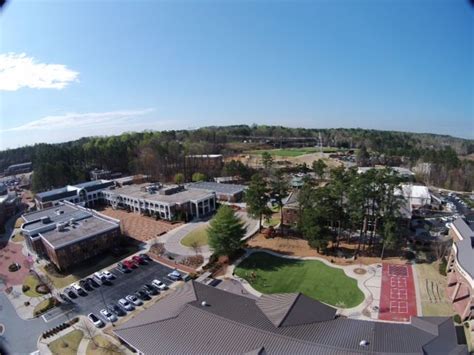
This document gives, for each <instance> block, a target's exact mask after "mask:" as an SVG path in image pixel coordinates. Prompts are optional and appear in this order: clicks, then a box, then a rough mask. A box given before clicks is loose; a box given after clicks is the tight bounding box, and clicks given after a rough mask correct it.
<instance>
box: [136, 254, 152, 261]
mask: <svg viewBox="0 0 474 355" xmlns="http://www.w3.org/2000/svg"><path fill="white" fill-rule="evenodd" d="M138 255H139V256H140V257H141V258H142V259H145V260H146V261H152V259H151V258H150V257H149V256H148V254H138Z"/></svg>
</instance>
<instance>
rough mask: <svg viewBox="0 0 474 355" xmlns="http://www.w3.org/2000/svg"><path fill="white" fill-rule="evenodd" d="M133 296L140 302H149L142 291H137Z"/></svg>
mask: <svg viewBox="0 0 474 355" xmlns="http://www.w3.org/2000/svg"><path fill="white" fill-rule="evenodd" d="M135 296H137V297H138V298H139V299H141V300H142V301H148V300H151V297H150V296H149V295H148V293H146V292H145V291H144V290H138V291H137V292H135Z"/></svg>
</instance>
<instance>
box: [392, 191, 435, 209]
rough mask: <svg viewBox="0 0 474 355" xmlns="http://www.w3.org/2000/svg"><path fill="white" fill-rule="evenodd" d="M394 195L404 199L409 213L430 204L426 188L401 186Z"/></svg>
mask: <svg viewBox="0 0 474 355" xmlns="http://www.w3.org/2000/svg"><path fill="white" fill-rule="evenodd" d="M395 195H396V196H402V197H403V198H404V199H405V201H406V203H407V206H408V208H409V210H410V212H411V211H413V210H414V209H417V208H420V207H423V206H426V205H430V204H431V193H430V190H429V189H428V187H427V186H422V185H413V184H402V185H401V186H400V189H397V190H396V191H395Z"/></svg>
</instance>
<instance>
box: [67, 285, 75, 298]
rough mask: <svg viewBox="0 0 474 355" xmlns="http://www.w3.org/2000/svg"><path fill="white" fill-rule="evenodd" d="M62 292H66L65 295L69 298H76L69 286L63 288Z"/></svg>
mask: <svg viewBox="0 0 474 355" xmlns="http://www.w3.org/2000/svg"><path fill="white" fill-rule="evenodd" d="M64 292H66V294H67V295H68V296H69V298H71V299H72V298H77V295H76V293H75V292H74V291H73V290H71V289H70V288H69V287H68V288H65V289H64Z"/></svg>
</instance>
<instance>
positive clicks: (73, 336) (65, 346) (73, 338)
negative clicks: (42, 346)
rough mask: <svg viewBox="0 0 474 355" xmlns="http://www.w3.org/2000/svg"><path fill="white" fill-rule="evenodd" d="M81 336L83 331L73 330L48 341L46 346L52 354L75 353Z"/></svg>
mask: <svg viewBox="0 0 474 355" xmlns="http://www.w3.org/2000/svg"><path fill="white" fill-rule="evenodd" d="M83 337H84V333H83V332H82V331H81V330H73V331H72V332H70V333H67V334H66V335H64V336H62V337H61V338H59V339H56V340H54V341H52V342H51V343H49V344H48V348H49V350H51V352H52V353H53V354H60V355H75V354H77V348H78V347H79V343H80V342H81V340H82V338H83Z"/></svg>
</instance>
